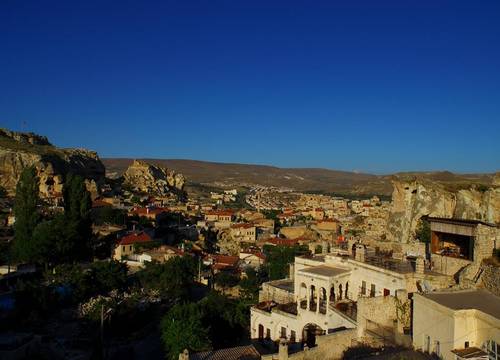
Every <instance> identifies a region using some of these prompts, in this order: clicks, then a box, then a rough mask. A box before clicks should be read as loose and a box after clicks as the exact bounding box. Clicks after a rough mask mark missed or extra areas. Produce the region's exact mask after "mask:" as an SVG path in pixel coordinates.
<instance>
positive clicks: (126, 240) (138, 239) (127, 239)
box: [119, 232, 153, 245]
mask: <svg viewBox="0 0 500 360" xmlns="http://www.w3.org/2000/svg"><path fill="white" fill-rule="evenodd" d="M150 241H153V239H151V236H149V235H148V234H146V233H145V232H140V233H132V234H128V235H125V236H124V237H122V238H121V239H120V241H119V244H120V245H132V244H139V243H147V242H150Z"/></svg>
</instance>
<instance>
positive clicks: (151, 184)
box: [123, 160, 186, 196]
mask: <svg viewBox="0 0 500 360" xmlns="http://www.w3.org/2000/svg"><path fill="white" fill-rule="evenodd" d="M123 177H124V181H123V184H124V185H126V186H129V187H131V188H132V189H134V190H135V191H139V192H143V193H148V194H153V195H157V196H164V195H167V194H169V193H174V194H180V193H182V192H183V190H184V184H185V183H186V179H185V178H184V176H183V175H182V174H177V173H175V172H173V171H169V170H168V169H167V168H164V167H161V166H155V165H151V164H148V163H146V162H144V161H139V160H134V162H133V163H132V164H131V165H130V166H129V167H128V169H127V171H125V174H124V175H123Z"/></svg>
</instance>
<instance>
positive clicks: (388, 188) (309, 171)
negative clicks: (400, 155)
mask: <svg viewBox="0 0 500 360" xmlns="http://www.w3.org/2000/svg"><path fill="white" fill-rule="evenodd" d="M141 160H143V161H146V162H148V163H151V164H154V165H159V166H165V167H167V168H170V169H172V170H174V171H176V172H179V173H182V174H184V175H185V176H186V177H187V179H188V181H189V182H192V183H200V184H211V185H219V186H222V185H223V184H225V185H243V184H260V185H266V186H276V187H287V188H292V189H295V190H299V191H311V192H324V193H337V194H344V195H348V194H350V195H369V194H379V195H385V196H389V195H390V194H391V193H392V184H391V179H392V177H393V176H396V177H401V178H406V179H407V178H411V177H415V176H418V177H423V178H426V179H429V180H432V181H437V182H441V183H445V184H451V185H453V186H454V185H458V186H460V187H461V186H465V184H468V185H470V184H471V183H478V184H486V185H487V184H490V183H491V181H492V178H493V176H492V175H489V174H479V175H476V174H471V175H459V174H453V173H451V172H446V171H443V172H428V173H398V174H394V175H384V176H378V175H373V174H363V173H355V172H349V171H338V170H330V169H321V168H278V167H274V166H266V165H248V164H231V163H216V162H208V161H197V160H178V159H141ZM102 161H103V163H104V165H105V166H106V172H107V174H108V176H121V175H122V174H123V173H124V172H125V170H126V169H127V167H128V166H129V165H130V164H131V163H132V161H133V159H123V158H105V159H102Z"/></svg>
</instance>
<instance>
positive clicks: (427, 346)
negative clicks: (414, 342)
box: [424, 335, 431, 354]
mask: <svg viewBox="0 0 500 360" xmlns="http://www.w3.org/2000/svg"><path fill="white" fill-rule="evenodd" d="M424 351H425V352H426V353H428V354H429V353H430V352H431V337H430V336H429V335H424Z"/></svg>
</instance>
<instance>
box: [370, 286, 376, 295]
mask: <svg viewBox="0 0 500 360" xmlns="http://www.w3.org/2000/svg"><path fill="white" fill-rule="evenodd" d="M370 297H375V284H371V286H370Z"/></svg>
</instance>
